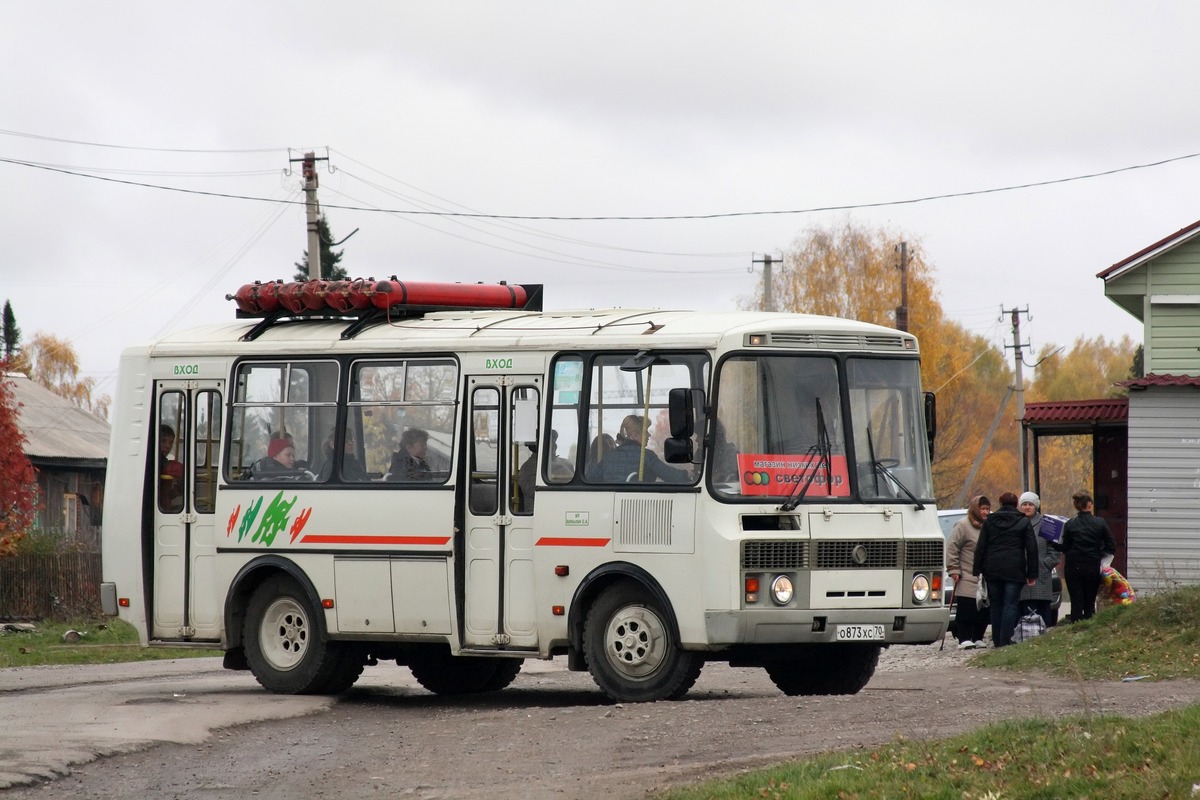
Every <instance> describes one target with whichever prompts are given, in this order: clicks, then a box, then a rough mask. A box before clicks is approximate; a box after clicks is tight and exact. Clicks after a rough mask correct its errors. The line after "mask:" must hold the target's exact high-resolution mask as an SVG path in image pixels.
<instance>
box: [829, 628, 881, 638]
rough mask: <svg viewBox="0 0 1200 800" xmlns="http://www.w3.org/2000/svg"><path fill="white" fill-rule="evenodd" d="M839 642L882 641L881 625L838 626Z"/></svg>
mask: <svg viewBox="0 0 1200 800" xmlns="http://www.w3.org/2000/svg"><path fill="white" fill-rule="evenodd" d="M837 640H838V641H839V642H871V641H883V626H882V625H838V626H837Z"/></svg>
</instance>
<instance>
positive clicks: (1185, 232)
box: [1096, 220, 1200, 281]
mask: <svg viewBox="0 0 1200 800" xmlns="http://www.w3.org/2000/svg"><path fill="white" fill-rule="evenodd" d="M1196 236H1200V220H1196V221H1195V222H1193V223H1192V224H1191V225H1188V226H1187V227H1186V228H1180V229H1179V230H1177V231H1175V232H1174V233H1172V234H1171V235H1170V236H1166V237H1164V238H1162V239H1159V240H1158V241H1157V242H1155V243H1154V244H1152V245H1150V246H1149V247H1143V248H1142V249H1141V250H1139V251H1137V252H1136V253H1134V254H1133V255H1131V256H1129V257H1128V258H1125V259H1122V260H1120V261H1118V262H1117V263H1115V264H1113V265H1112V266H1111V267H1109V268H1108V269H1105V270H1102V271H1100V272H1098V273H1096V277H1097V278H1103V279H1104V280H1105V281H1107V280H1109V279H1110V278H1116V277H1118V276H1120V275H1122V274H1124V273H1126V272H1129V271H1130V270H1132V269H1136V268H1137V267H1140V266H1141V265H1142V264H1144V263H1146V262H1147V261H1150V260H1151V259H1154V258H1157V257H1158V256H1160V255H1162V254H1163V253H1165V252H1167V251H1168V250H1173V249H1175V248H1176V247H1178V246H1179V245H1181V244H1183V243H1184V242H1187V241H1190V240H1191V239H1193V238H1195V237H1196Z"/></svg>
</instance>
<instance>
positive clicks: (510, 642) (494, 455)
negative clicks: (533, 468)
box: [462, 375, 541, 650]
mask: <svg viewBox="0 0 1200 800" xmlns="http://www.w3.org/2000/svg"><path fill="white" fill-rule="evenodd" d="M467 387H468V397H469V398H470V407H469V409H468V413H469V415H470V416H469V417H468V419H469V420H470V430H469V431H468V432H467V434H466V438H467V447H468V454H467V502H466V505H467V509H466V515H465V519H466V535H465V537H464V549H463V554H462V557H463V559H464V562H465V569H464V580H465V586H464V598H465V604H464V613H463V646H464V647H466V648H487V649H490V648H498V647H504V648H512V649H518V650H524V649H536V648H537V646H538V639H537V620H536V614H535V606H534V586H533V542H534V538H533V518H532V517H531V516H529V515H516V514H514V511H519V510H520V509H521V504H522V503H523V502H531V500H526V499H525V498H523V497H522V494H521V491H520V489H519V488H518V486H517V465H518V464H519V463H521V462H523V461H524V460H525V458H527V457H528V456H529V452H528V450H525V452H522V450H523V448H527V446H528V443H533V442H535V441H536V435H537V424H538V418H539V408H540V400H541V378H540V377H535V376H513V377H508V376H505V377H496V376H490V375H489V376H486V377H468V379H467Z"/></svg>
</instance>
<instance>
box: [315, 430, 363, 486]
mask: <svg viewBox="0 0 1200 800" xmlns="http://www.w3.org/2000/svg"><path fill="white" fill-rule="evenodd" d="M355 442H356V439H355V438H354V432H353V431H350V430H347V431H346V439H345V442H344V443H343V445H342V480H344V481H365V480H367V471H366V470H365V469H363V465H362V462H361V461H359V460H358V456H357V455H356V454H355V447H354V445H355ZM336 451H337V429H336V428H334V429H332V430H330V431H329V435H328V436H326V437H325V441H324V443H323V444H322V445H321V457H320V461H318V462H317V463H318V464H319V465H320V467H319V469H318V470H317V480H318V481H321V482H324V481H327V480H329V479H330V478H331V477H333V464H334V461H336V460H337V452H336Z"/></svg>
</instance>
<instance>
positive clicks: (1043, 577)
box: [1017, 492, 1059, 628]
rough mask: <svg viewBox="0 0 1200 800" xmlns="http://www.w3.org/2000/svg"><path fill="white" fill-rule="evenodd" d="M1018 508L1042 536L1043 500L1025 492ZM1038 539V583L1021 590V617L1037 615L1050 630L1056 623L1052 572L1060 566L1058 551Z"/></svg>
mask: <svg viewBox="0 0 1200 800" xmlns="http://www.w3.org/2000/svg"><path fill="white" fill-rule="evenodd" d="M1017 508H1019V509H1020V510H1021V513H1022V514H1024V515H1025V516H1026V517H1028V518H1029V523H1030V524H1031V525H1033V532H1034V533H1037V534H1040V533H1041V530H1042V500H1041V498H1040V497H1038V496H1037V495H1036V494H1034V493H1033V492H1025V493H1024V494H1022V495H1021V496H1020V497H1019V498H1017ZM1036 538H1037V549H1038V576H1037V583H1035V584H1033V585H1032V586H1026V587H1025V588H1023V589H1022V590H1021V601H1020V602H1021V616H1025V615H1026V614H1028V613H1029V612H1031V611H1032V612H1034V613H1036V614H1037V615H1038V616H1039V617H1041V618H1042V621H1043V622H1045V623H1046V627H1047V628H1049V627H1050V626H1051V625H1053V624H1054V623H1053V622H1052V621H1051V619H1052V617H1053V613H1052V611H1051V605H1052V601H1053V600H1054V583H1053V576H1052V575H1051V570H1052V569H1054V567H1055V565H1056V564H1058V558H1059V555H1058V551H1057V550H1051V549H1050V545H1049V543H1048V542H1047V541H1046V540H1045V539H1043V538H1042V537H1041V536H1040V535H1039V536H1037V537H1036Z"/></svg>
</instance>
